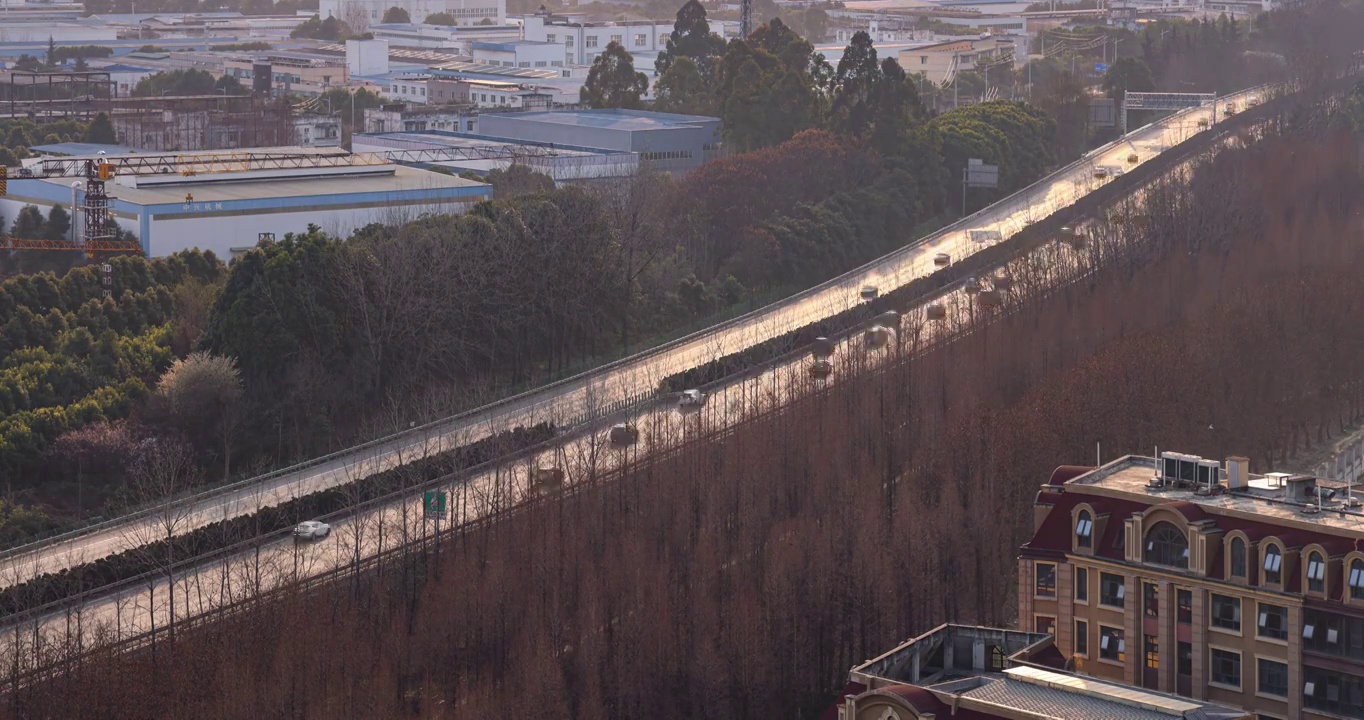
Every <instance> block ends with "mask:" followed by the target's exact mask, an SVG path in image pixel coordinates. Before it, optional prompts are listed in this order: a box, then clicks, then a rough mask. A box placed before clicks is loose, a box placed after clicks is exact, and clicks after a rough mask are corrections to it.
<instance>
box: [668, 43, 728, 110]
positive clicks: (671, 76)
mask: <svg viewBox="0 0 1364 720" xmlns="http://www.w3.org/2000/svg"><path fill="white" fill-rule="evenodd" d="M654 109H655V110H658V111H661V112H672V113H682V114H683V115H714V114H715V113H716V112H717V109H716V101H715V93H714V92H712V91H711V87H710V83H708V82H707V81H706V78H705V77H704V76H703V75H702V74H701V69H700V68H699V67H698V66H697V64H696V61H695V60H692V59H691V58H689V57H687V56H685V55H683V56H681V57H678V58H677V59H676V60H673V63H672V66H671V67H669V68H668V71H667V72H665V73H663V76H662V77H660V78H659V79H658V82H657V83H654Z"/></svg>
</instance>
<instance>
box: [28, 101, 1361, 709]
mask: <svg viewBox="0 0 1364 720" xmlns="http://www.w3.org/2000/svg"><path fill="white" fill-rule="evenodd" d="M1352 102H1356V103H1357V100H1356V101H1352ZM1345 124H1346V123H1345V119H1344V118H1341V117H1340V116H1338V115H1335V114H1322V113H1317V112H1294V113H1287V114H1286V115H1285V117H1284V120H1283V121H1281V122H1279V123H1276V124H1274V125H1272V126H1270V127H1269V128H1267V134H1268V137H1267V138H1266V139H1264V140H1262V141H1260V142H1258V143H1255V144H1253V145H1249V146H1247V147H1231V148H1228V149H1226V150H1224V151H1223V152H1221V153H1219V154H1217V155H1216V156H1215V157H1214V158H1210V159H1209V158H1205V159H1203V160H1201V161H1199V162H1198V163H1197V164H1196V166H1195V168H1194V170H1193V171H1192V172H1190V173H1187V174H1183V173H1176V174H1171V175H1170V176H1168V177H1167V178H1165V179H1163V180H1162V181H1160V182H1158V183H1156V184H1155V185H1153V186H1152V187H1151V188H1150V190H1149V191H1148V192H1147V193H1146V194H1145V195H1144V197H1143V201H1142V202H1141V203H1137V202H1135V201H1133V200H1127V201H1122V202H1119V203H1117V204H1116V205H1114V206H1112V207H1109V208H1107V209H1106V212H1105V213H1103V214H1101V215H1100V216H1098V217H1096V218H1095V222H1093V223H1092V225H1091V226H1090V237H1091V238H1092V240H1093V242H1092V244H1090V245H1088V246H1086V248H1085V249H1083V250H1081V251H1076V252H1060V253H1058V252H1054V251H1051V250H1048V251H1046V252H1042V253H1040V254H1038V255H1037V256H1035V257H1034V256H1029V257H1027V258H1020V259H1019V260H1017V261H1016V262H1015V263H1014V264H1013V265H1012V272H1013V274H1014V276H1015V277H1016V278H1017V279H1018V282H1019V283H1020V284H1021V285H1020V287H1019V288H1018V291H1019V293H1020V294H1021V295H1022V296H1026V297H1029V298H1031V299H1030V300H1028V301H1027V302H1023V303H1020V304H1017V305H1015V306H1013V310H1012V311H1011V312H1010V313H1008V314H1004V315H999V316H996V317H993V318H991V319H990V320H989V321H986V320H985V316H980V317H981V321H980V322H979V324H978V325H977V326H976V327H975V329H976V332H972V333H970V334H968V335H966V336H963V337H961V338H960V339H959V340H957V341H955V342H952V343H949V344H943V345H933V346H924V347H917V346H915V345H914V344H913V343H912V342H911V344H910V345H908V346H906V347H903V348H902V349H901V350H900V351H898V352H895V353H893V354H892V355H890V356H889V357H887V358H886V360H885V361H884V362H883V363H868V362H865V361H863V360H860V359H858V357H851V356H850V357H846V358H841V359H840V365H839V367H840V368H842V370H840V372H845V373H846V374H847V375H848V377H846V378H845V379H844V380H842V381H840V382H837V383H834V384H832V385H829V386H815V385H811V386H809V387H808V388H807V389H806V390H804V391H803V392H802V393H800V394H799V395H798V396H797V397H793V398H791V403H790V404H789V405H788V406H787V407H785V408H784V409H782V410H781V411H779V412H775V413H771V414H764V415H759V416H755V417H751V418H749V419H748V420H747V421H745V422H742V423H740V424H738V426H737V427H736V429H735V430H734V431H733V432H732V433H730V434H728V435H727V436H726V437H725V439H724V441H723V442H711V443H705V444H703V445H698V446H689V447H688V448H687V451H686V452H679V453H651V454H649V455H647V456H641V457H638V458H636V459H635V460H634V461H633V462H631V463H630V464H629V465H628V466H627V467H626V468H625V469H624V470H623V471H622V472H621V473H619V474H618V475H617V474H612V475H596V474H594V473H593V472H592V471H591V470H590V467H589V468H588V471H587V472H586V473H585V474H579V475H578V476H577V477H579V478H581V483H582V484H581V486H580V487H579V488H578V489H577V491H576V492H573V493H569V494H567V495H564V496H561V497H558V498H556V499H551V500H547V501H545V502H542V503H538V504H535V505H534V506H532V507H530V508H529V509H526V510H523V511H518V512H513V513H510V514H508V515H506V516H505V517H502V518H499V519H498V520H497V521H495V522H492V523H489V524H482V525H479V526H477V527H473V528H470V529H468V530H466V531H465V532H462V533H458V534H455V535H453V536H451V537H450V538H449V539H448V540H447V541H446V542H445V543H443V544H442V545H441V546H439V547H432V546H426V547H423V548H421V549H420V550H414V551H413V552H412V554H411V555H410V556H408V557H407V558H406V559H405V560H404V561H395V562H392V563H389V564H387V565H385V566H384V570H383V572H382V573H381V574H378V575H370V576H367V577H365V578H364V579H363V580H360V581H357V582H354V583H347V584H345V585H344V586H339V587H335V588H330V589H328V590H327V591H326V592H325V595H315V594H313V592H311V591H310V592H300V593H297V594H293V595H288V594H286V595H285V596H284V597H282V598H276V599H274V600H271V601H269V602H266V603H262V604H260V605H258V606H256V607H255V608H253V611H252V612H251V613H249V614H242V615H237V616H234V617H233V618H230V619H226V620H224V621H221V622H219V623H216V624H213V625H209V626H204V627H201V628H198V629H194V630H186V631H182V632H180V633H178V634H177V635H176V636H175V638H174V640H173V641H168V640H167V641H163V642H161V643H158V644H157V646H156V648H155V652H149V651H143V652H139V653H136V654H133V655H120V656H107V655H96V656H93V657H91V658H87V660H86V661H85V662H83V663H81V664H80V665H79V666H77V667H75V668H74V669H73V671H72V672H71V673H70V674H68V675H64V676H63V677H61V678H60V679H57V680H54V681H52V682H50V683H41V684H36V685H29V686H26V687H25V688H24V689H23V690H21V691H20V692H19V693H17V694H12V695H11V696H10V697H9V702H10V703H17V704H12V705H11V708H12V709H13V710H15V711H16V712H21V711H22V709H23V708H32V707H42V708H44V709H45V710H48V711H50V712H54V713H57V714H63V715H68V716H84V715H101V716H121V715H124V714H129V713H132V714H148V713H150V714H153V715H156V716H161V717H202V716H205V715H208V716H213V717H222V718H235V717H243V718H245V717H255V716H260V715H261V714H267V715H268V714H272V713H277V712H280V711H281V710H282V709H283V711H285V712H288V713H290V714H294V715H297V716H300V717H324V716H328V715H332V714H336V713H343V714H345V713H349V714H361V715H365V716H372V717H468V716H478V715H483V714H489V713H496V714H512V715H517V714H530V713H534V714H536V715H540V716H549V717H556V718H574V717H582V718H595V717H660V718H671V717H715V718H732V717H744V718H747V717H753V718H758V717H790V718H802V717H803V718H813V717H816V716H818V715H819V714H820V713H822V711H823V710H824V709H825V708H826V707H827V705H828V703H829V702H831V701H832V699H833V698H834V695H833V693H834V692H835V691H836V690H837V689H838V688H839V687H841V686H842V683H843V679H844V674H845V673H846V672H847V668H848V667H849V666H850V665H851V664H853V663H854V662H857V661H859V660H862V659H864V658H866V657H869V656H871V655H873V654H874V653H875V652H877V651H880V650H883V649H885V648H886V647H889V646H890V645H891V644H893V643H894V642H896V641H899V640H902V639H903V638H905V637H908V636H910V635H913V634H915V633H917V632H921V631H923V630H925V629H927V628H929V627H931V626H932V625H934V624H935V623H938V622H942V621H945V620H953V621H958V622H981V623H1008V622H1010V621H1011V620H1012V618H1013V616H1014V609H1013V604H1012V603H1013V593H1014V592H1015V590H1016V587H1017V584H1016V582H1015V581H1014V580H1013V572H1014V560H1013V557H1014V553H1015V551H1016V548H1017V546H1018V544H1019V543H1020V542H1022V541H1023V540H1024V539H1025V538H1026V537H1027V535H1028V534H1029V533H1030V532H1031V529H1032V511H1031V506H1030V504H1031V500H1032V497H1033V495H1034V494H1035V492H1036V489H1037V487H1038V485H1040V484H1041V483H1043V482H1045V481H1046V479H1047V477H1048V476H1049V474H1050V472H1051V470H1052V469H1053V468H1054V467H1055V466H1056V465H1059V464H1066V463H1084V462H1087V461H1089V459H1090V458H1092V457H1093V453H1094V449H1095V443H1096V442H1101V443H1102V447H1103V452H1104V453H1105V454H1106V455H1107V456H1108V457H1112V456H1113V455H1115V454H1121V453H1126V452H1147V451H1149V449H1150V448H1151V447H1153V446H1155V445H1159V446H1160V447H1162V448H1178V449H1180V450H1183V451H1188V452H1195V453H1200V454H1203V455H1205V456H1209V457H1223V456H1225V455H1228V454H1242V453H1244V454H1247V455H1249V456H1250V457H1251V458H1252V462H1253V464H1254V466H1255V469H1256V470H1257V471H1263V470H1268V469H1271V468H1274V467H1281V466H1282V463H1284V462H1286V461H1288V460H1291V458H1292V456H1293V455H1294V454H1295V453H1297V452H1299V451H1300V450H1301V449H1302V448H1304V447H1307V446H1310V445H1312V444H1316V443H1321V442H1325V441H1328V440H1329V439H1330V438H1332V437H1333V436H1335V435H1336V434H1338V433H1339V432H1340V431H1341V430H1342V429H1343V428H1344V427H1345V426H1346V425H1349V424H1351V423H1355V422H1358V421H1359V419H1360V418H1361V417H1364V383H1362V382H1361V381H1364V376H1361V373H1360V369H1359V366H1358V363H1357V362H1356V359H1357V358H1358V357H1359V355H1360V353H1361V352H1364V337H1361V336H1359V335H1358V334H1357V333H1344V334H1342V333H1341V332H1340V329H1341V328H1342V327H1351V326H1352V325H1353V319H1355V318H1357V317H1358V316H1359V314H1360V312H1361V311H1364V281H1361V279H1360V277H1359V274H1358V273H1357V272H1355V271H1354V270H1353V268H1356V267H1358V264H1359V262H1360V261H1361V260H1364V257H1362V256H1361V253H1364V244H1361V242H1360V239H1361V237H1364V226H1361V224H1360V221H1359V217H1360V211H1361V210H1362V209H1364V174H1362V173H1361V168H1360V165H1359V163H1358V161H1357V158H1358V157H1359V152H1360V150H1361V145H1360V138H1359V137H1358V136H1357V135H1353V134H1349V133H1347V132H1344V130H1345V129H1347V128H1345V127H1344V126H1345ZM1038 263H1042V264H1041V265H1039V264H1038ZM1044 266H1045V268H1046V271H1047V273H1049V277H1051V278H1053V280H1052V281H1051V282H1052V283H1053V284H1050V285H1048V286H1046V287H1044V286H1041V285H1038V286H1036V287H1032V286H1030V285H1029V283H1030V282H1031V281H1030V280H1029V278H1030V277H1033V275H1032V274H1030V273H1032V271H1031V270H1030V269H1029V268H1033V269H1036V268H1039V267H1044ZM1056 278H1060V279H1062V284H1061V285H1060V286H1059V287H1058V286H1056V285H1055V284H1054V282H1055V281H1056V280H1055V279H1056ZM1065 278H1069V280H1068V281H1067V280H1065ZM1266 287H1273V288H1274V289H1275V291H1274V292H1272V293H1269V292H1263V288H1266ZM1044 290H1045V291H1046V292H1043V291H1044ZM906 337H907V338H912V337H914V335H913V333H907V334H906ZM1266 348H1293V349H1294V351H1291V352H1289V351H1284V352H1272V351H1266V352H1260V351H1259V350H1262V349H1266ZM1229 357H1234V358H1235V362H1228V358H1229ZM794 372H799V371H798V370H796V371H794ZM730 420H733V418H730ZM705 421H706V420H705V419H704V418H703V422H705ZM646 430H647V429H646ZM608 481H609V482H608ZM946 577H951V578H955V579H956V580H954V581H953V583H952V591H951V592H945V591H944V585H943V582H944V581H943V578H946ZM319 592H320V591H319ZM246 688H250V690H249V691H248V690H246Z"/></svg>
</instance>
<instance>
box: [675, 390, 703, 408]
mask: <svg viewBox="0 0 1364 720" xmlns="http://www.w3.org/2000/svg"><path fill="white" fill-rule="evenodd" d="M705 404H706V394H705V393H703V392H701V391H700V390H696V389H694V388H693V389H691V390H683V391H682V395H681V396H679V397H678V398H677V406H678V407H680V408H699V407H701V406H702V405H705Z"/></svg>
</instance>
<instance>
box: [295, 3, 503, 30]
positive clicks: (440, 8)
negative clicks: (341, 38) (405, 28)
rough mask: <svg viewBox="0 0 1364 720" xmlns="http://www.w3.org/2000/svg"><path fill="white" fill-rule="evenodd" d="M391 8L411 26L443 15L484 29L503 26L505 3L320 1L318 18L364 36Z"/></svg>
mask: <svg viewBox="0 0 1364 720" xmlns="http://www.w3.org/2000/svg"><path fill="white" fill-rule="evenodd" d="M393 7H398V8H402V9H404V10H406V11H407V14H408V16H409V17H410V18H411V19H412V22H414V23H420V22H423V21H425V20H426V17H427V16H428V15H435V14H436V13H442V12H445V13H450V14H451V15H452V16H454V18H455V24H456V25H460V26H464V25H477V24H479V23H480V22H482V23H483V24H485V25H486V24H488V23H487V22H486V21H492V24H494V25H502V24H504V23H505V22H506V20H507V0H320V3H319V5H318V14H319V16H320V17H321V18H322V19H324V20H325V19H327V18H329V17H334V18H337V19H338V20H341V21H343V22H345V23H346V24H347V25H350V27H351V29H352V30H354V31H356V32H363V31H364V30H366V29H368V28H369V26H370V25H378V24H379V23H381V22H383V19H384V13H385V12H387V11H388V9H389V8H393Z"/></svg>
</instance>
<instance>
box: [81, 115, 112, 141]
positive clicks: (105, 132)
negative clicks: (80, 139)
mask: <svg viewBox="0 0 1364 720" xmlns="http://www.w3.org/2000/svg"><path fill="white" fill-rule="evenodd" d="M85 141H86V142H88V143H99V144H101V145H114V144H116V143H117V142H118V136H117V135H115V134H114V124H113V123H112V122H109V116H108V115H107V114H105V113H99V114H98V115H96V116H95V119H94V120H91V121H90V126H89V127H87V128H86V129H85Z"/></svg>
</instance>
